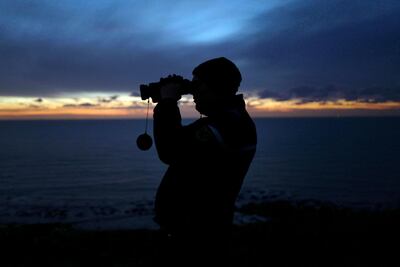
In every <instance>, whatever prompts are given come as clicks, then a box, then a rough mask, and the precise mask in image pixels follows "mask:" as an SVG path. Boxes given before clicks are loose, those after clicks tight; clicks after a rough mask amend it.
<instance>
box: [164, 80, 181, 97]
mask: <svg viewBox="0 0 400 267" xmlns="http://www.w3.org/2000/svg"><path fill="white" fill-rule="evenodd" d="M179 89H180V85H179V84H176V83H169V84H166V85H164V86H162V87H161V89H160V94H161V99H167V98H168V99H173V100H175V101H178V100H179V99H181V94H180V93H179Z"/></svg>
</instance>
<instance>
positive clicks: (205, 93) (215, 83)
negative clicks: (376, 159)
mask: <svg viewBox="0 0 400 267" xmlns="http://www.w3.org/2000/svg"><path fill="white" fill-rule="evenodd" d="M192 73H193V82H194V83H195V90H194V92H193V98H194V101H195V103H196V109H197V110H198V111H199V112H200V113H202V114H205V115H208V114H207V113H209V112H210V111H212V110H215V109H216V108H217V107H218V105H220V104H221V103H223V101H224V100H226V99H229V98H231V97H232V96H234V95H235V94H236V92H237V91H238V89H239V86H240V82H241V81H242V75H241V74H240V71H239V69H238V68H237V67H236V65H235V64H234V63H233V62H232V61H230V60H229V59H227V58H225V57H219V58H214V59H211V60H208V61H205V62H203V63H201V64H200V65H198V66H197V67H196V68H194V70H193V72H192Z"/></svg>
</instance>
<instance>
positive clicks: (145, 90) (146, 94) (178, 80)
mask: <svg viewBox="0 0 400 267" xmlns="http://www.w3.org/2000/svg"><path fill="white" fill-rule="evenodd" d="M171 83H173V84H177V85H178V86H179V93H180V94H181V95H187V94H192V92H193V84H192V81H190V80H188V79H184V78H183V77H182V76H179V75H175V74H173V75H169V76H168V77H166V78H161V79H160V81H158V82H154V83H149V84H141V85H140V96H141V98H142V100H147V99H149V98H150V97H151V100H152V101H153V103H157V102H158V101H160V99H161V87H163V86H165V85H167V84H171Z"/></svg>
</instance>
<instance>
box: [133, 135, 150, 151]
mask: <svg viewBox="0 0 400 267" xmlns="http://www.w3.org/2000/svg"><path fill="white" fill-rule="evenodd" d="M136 144H137V146H138V148H139V149H140V150H149V149H150V147H151V146H152V145H153V139H151V136H150V135H148V134H147V133H144V134H141V135H139V136H138V138H137V139H136Z"/></svg>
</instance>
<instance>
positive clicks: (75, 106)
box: [63, 103, 98, 108]
mask: <svg viewBox="0 0 400 267" xmlns="http://www.w3.org/2000/svg"><path fill="white" fill-rule="evenodd" d="M96 106H98V105H96V104H92V103H82V104H65V105H63V107H64V108H77V107H84V108H90V107H96Z"/></svg>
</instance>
